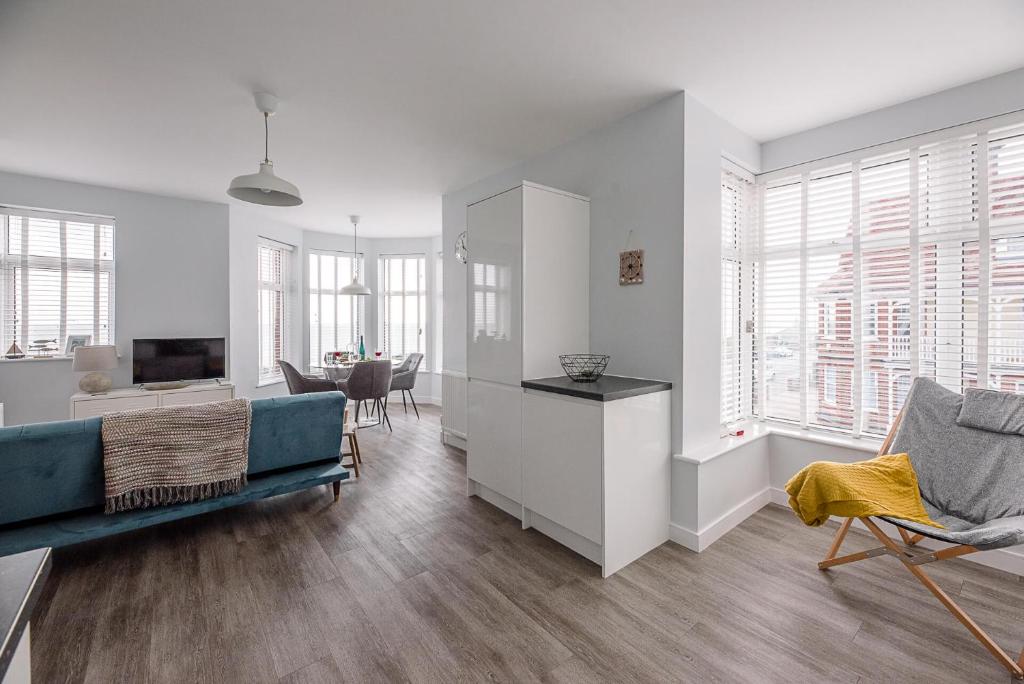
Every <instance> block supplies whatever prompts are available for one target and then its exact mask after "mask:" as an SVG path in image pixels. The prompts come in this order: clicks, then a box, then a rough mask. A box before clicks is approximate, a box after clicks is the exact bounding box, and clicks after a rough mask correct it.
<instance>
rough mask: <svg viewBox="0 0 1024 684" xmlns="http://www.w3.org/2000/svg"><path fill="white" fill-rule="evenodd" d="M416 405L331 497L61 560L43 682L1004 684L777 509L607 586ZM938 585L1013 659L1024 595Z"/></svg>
mask: <svg viewBox="0 0 1024 684" xmlns="http://www.w3.org/2000/svg"><path fill="white" fill-rule="evenodd" d="M420 412H421V413H422V414H423V417H422V420H420V421H416V419H415V417H414V416H412V415H411V414H410V416H408V417H407V416H405V415H404V414H403V413H402V410H401V408H400V407H394V406H393V407H392V413H393V416H392V422H393V423H394V429H395V431H394V434H389V433H387V432H386V431H383V432H382V431H381V430H379V429H365V430H361V431H360V441H361V444H362V450H363V455H364V465H363V471H362V478H360V480H359V481H355V482H352V483H350V484H346V485H344V486H343V487H342V499H341V502H340V503H339V504H334V505H332V503H331V502H332V496H331V495H330V493H329V492H328V491H327V488H324V487H320V488H317V489H315V490H311V491H306V492H300V493H296V494H290V495H285V496H281V497H278V498H276V499H272V500H268V501H263V502H259V503H253V504H248V505H246V506H243V507H240V508H236V509H233V510H229V511H220V512H216V513H211V514H208V515H205V516H202V517H199V518H195V519H192V520H186V521H181V522H178V523H170V524H166V525H163V526H161V527H157V528H152V529H149V530H142V531H138V532H134V533H130V534H126V535H122V536H119V537H116V538H113V539H108V540H101V541H98V542H95V543H89V544H84V545H80V546H78V547H73V548H71V549H64V550H61V551H58V552H57V553H56V554H55V559H54V569H53V573H52V576H51V579H50V581H49V583H48V585H47V588H46V590H45V595H44V597H43V599H42V601H41V603H40V606H39V608H38V610H37V613H36V616H35V621H34V623H33V626H32V645H33V651H32V665H33V671H34V673H35V681H37V682H44V683H48V682H62V681H70V682H83V681H85V682H104V683H110V682H146V681H151V682H193V681H201V682H278V681H280V682H289V683H292V682H335V681H353V682H367V681H407V680H413V681H428V682H442V681H456V680H460V681H482V680H499V681H550V682H582V681H716V680H718V681H730V682H737V681H741V682H746V681H768V682H776V681H778V682H783V681H785V682H824V681H843V682H857V681H865V682H867V681H911V680H914V681H928V682H967V681H971V682H980V681H993V682H995V681H1007V680H1008V679H1009V677H1008V675H1007V674H1006V673H1005V672H1004V671H1003V670H1002V668H1000V667H999V666H998V665H997V664H996V662H995V661H994V660H992V659H991V658H990V657H989V655H988V654H987V652H985V651H984V650H982V648H981V647H980V646H979V645H978V644H977V643H976V642H975V641H974V640H973V639H972V638H971V637H970V636H969V635H968V633H967V631H966V630H965V629H964V628H963V627H961V626H960V625H959V624H958V623H956V622H954V621H953V620H952V619H951V618H950V617H949V615H948V614H947V613H946V612H945V610H944V609H943V608H942V607H941V606H940V605H939V604H938V603H937V602H936V601H935V600H934V599H933V598H932V597H931V595H929V594H927V592H926V591H925V589H924V588H923V587H922V586H920V585H919V584H917V583H916V582H915V581H914V580H913V579H912V578H911V577H910V575H909V574H908V573H906V572H905V571H904V570H903V569H902V568H901V567H899V565H898V563H897V562H896V561H895V560H894V559H889V558H881V559H875V560H873V561H867V562H863V563H858V564H855V565H852V566H848V567H844V568H837V569H835V570H832V571H830V572H827V573H824V572H819V571H818V570H817V569H816V567H815V562H816V561H817V560H818V559H819V558H820V557H821V556H822V555H823V554H824V552H825V550H826V549H827V547H828V543H829V539H830V537H831V533H832V529H831V528H827V529H809V528H805V527H803V526H802V525H800V524H798V522H797V521H796V519H795V518H794V516H793V515H792V514H791V513H790V512H789V511H788V510H787V509H783V508H779V507H774V506H770V507H768V508H765V509H764V510H762V511H761V512H759V513H757V514H756V515H754V516H753V517H752V518H750V519H749V520H747V521H746V522H745V523H743V524H742V525H740V526H739V527H738V528H736V529H735V530H733V531H732V532H730V533H729V534H727V535H726V536H725V537H723V538H722V539H721V540H719V541H718V542H716V543H715V544H714V545H713V546H712V547H711V548H710V549H708V550H707V551H705V552H704V553H702V554H700V555H698V554H695V553H692V552H690V551H687V550H686V549H683V548H682V547H680V546H676V545H674V544H671V543H669V544H665V545H663V546H662V547H660V548H658V549H656V550H655V551H653V552H651V553H650V554H648V555H647V556H645V557H644V558H643V559H641V560H640V561H638V562H636V563H633V564H632V565H630V566H629V567H627V568H626V569H624V570H623V571H621V572H620V573H618V574H617V575H616V576H614V577H612V578H611V579H608V580H602V579H601V578H600V577H599V574H598V571H597V567H596V566H594V565H591V564H590V563H588V562H587V561H584V560H583V559H582V558H580V557H579V556H576V555H574V554H573V553H571V552H569V551H567V550H566V549H564V548H562V547H560V546H558V545H557V544H555V543H553V542H551V541H549V540H548V539H546V538H545V537H543V536H541V535H540V534H538V533H536V532H533V531H527V532H524V531H522V530H521V529H520V527H519V523H518V521H516V520H515V519H513V518H511V517H509V516H507V515H505V514H504V513H501V512H499V511H498V510H496V509H494V508H492V507H491V506H489V505H487V504H485V503H483V502H481V501H479V500H477V499H469V498H466V496H465V495H464V491H465V456H464V454H462V453H461V452H459V451H456V450H454V449H448V448H444V447H442V446H441V445H440V443H439V440H438V431H439V417H438V412H437V410H436V409H433V408H429V407H422V408H421V409H420ZM623 467H625V464H624V465H623ZM847 544H848V547H844V548H850V549H856V548H858V547H859V548H867V547H869V546H873V545H875V544H872V542H871V541H870V540H869V539H868V538H867V537H866V536H864V535H860V534H851V535H850V540H849V541H848V542H847ZM942 566H945V567H942ZM928 571H929V572H932V574H933V577H935V578H936V580H937V581H938V582H939V583H940V584H941V586H942V587H943V588H944V589H946V591H947V592H949V593H950V594H952V595H953V596H954V598H955V599H956V600H957V601H959V602H961V605H962V606H963V607H964V608H965V609H966V610H967V611H968V612H970V613H971V614H972V615H973V616H974V618H975V619H976V620H977V621H978V622H979V623H980V624H982V625H983V626H985V627H986V628H988V629H989V630H990V633H991V634H992V635H993V636H994V637H995V639H996V640H997V641H999V642H1000V643H1001V644H1002V645H1003V646H1004V647H1005V648H1006V649H1007V650H1008V651H1009V652H1011V653H1018V652H1019V650H1020V647H1021V645H1022V643H1024V584H1021V583H1020V582H1019V581H1018V579H1017V578H1016V577H1013V576H1009V575H1005V574H1001V573H998V572H995V571H991V570H986V569H984V568H981V567H979V566H976V565H973V564H971V563H968V562H966V561H953V562H951V563H941V564H938V565H937V566H929V567H928Z"/></svg>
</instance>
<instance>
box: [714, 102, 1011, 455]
mask: <svg viewBox="0 0 1024 684" xmlns="http://www.w3.org/2000/svg"><path fill="white" fill-rule="evenodd" d="M1021 119H1022V117H1021V115H1019V114H1017V115H1006V116H1002V117H996V118H995V119H991V120H988V121H982V122H977V123H973V124H967V125H964V126H960V127H957V128H955V129H949V130H946V131H940V132H936V133H931V134H927V135H924V136H918V137H916V138H912V139H908V140H904V141H901V142H898V143H890V144H886V145H880V146H878V147H876V148H872V149H868V150H864V151H860V152H856V153H851V154H847V155H840V156H837V157H834V158H832V159H826V160H821V161H816V162H811V163H809V164H805V165H802V166H800V167H797V168H795V169H787V170H784V171H777V172H772V173H768V174H762V175H761V176H759V177H758V181H757V185H758V196H759V201H760V203H761V205H762V211H761V212H760V234H759V235H758V236H757V237H755V238H754V239H753V241H752V245H754V246H753V247H752V248H751V249H753V250H754V251H756V255H757V263H756V269H757V270H756V273H757V282H756V283H755V291H756V293H757V295H756V299H755V301H756V306H757V311H756V315H755V320H756V321H757V330H756V333H755V337H756V338H757V339H759V340H761V341H762V345H763V348H762V350H761V352H762V353H761V354H759V355H758V358H757V359H756V360H755V361H754V362H753V366H754V370H755V372H756V374H757V377H758V381H757V383H755V386H754V388H753V393H752V394H753V396H754V399H755V404H754V412H755V414H756V415H758V416H760V417H762V418H770V419H781V420H788V421H792V422H795V423H798V424H801V425H807V426H809V427H813V428H828V429H833V430H838V431H842V432H847V433H850V434H853V435H859V434H862V433H864V434H870V435H882V434H885V432H887V431H888V429H889V426H890V425H891V424H892V421H893V419H894V418H895V416H896V414H897V413H898V412H899V410H900V409H901V408H902V406H903V402H904V401H905V399H906V396H907V392H908V390H909V388H910V383H911V379H912V378H913V377H915V376H918V375H920V376H925V377H929V378H932V379H934V380H936V381H937V382H939V383H940V384H942V385H944V386H946V387H948V388H950V389H952V390H954V391H958V392H959V391H963V389H964V388H967V387H974V386H981V387H989V388H992V389H1001V390H1009V391H1020V390H1021V389H1022V388H1024V123H1022V122H1021ZM725 310H726V309H725V308H724V307H723V311H725Z"/></svg>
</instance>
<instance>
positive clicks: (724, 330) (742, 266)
mask: <svg viewBox="0 0 1024 684" xmlns="http://www.w3.org/2000/svg"><path fill="white" fill-rule="evenodd" d="M723 163H724V164H725V165H726V168H723V169H722V256H721V259H722V264H721V267H722V318H721V347H722V350H721V353H722V358H721V422H722V426H723V428H724V429H727V428H728V427H729V426H730V425H732V424H734V423H736V422H738V421H739V420H742V419H743V418H745V417H746V416H747V415H749V413H750V399H749V397H750V392H749V387H750V373H749V372H746V369H747V368H749V367H750V355H751V348H750V345H751V342H752V340H751V335H750V334H749V333H748V332H747V329H746V321H747V320H749V318H750V315H751V311H750V308H751V306H750V305H751V304H752V300H751V290H750V285H751V270H750V263H749V255H748V254H747V253H746V247H747V242H746V239H745V236H749V234H750V231H751V229H752V228H753V207H754V184H753V178H752V177H751V176H750V175H749V174H748V173H746V172H745V171H742V170H741V169H737V168H735V167H734V166H733V165H732V164H729V163H728V162H723Z"/></svg>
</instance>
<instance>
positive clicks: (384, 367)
mask: <svg viewBox="0 0 1024 684" xmlns="http://www.w3.org/2000/svg"><path fill="white" fill-rule="evenodd" d="M338 388H339V389H340V390H341V391H342V392H344V393H345V395H346V396H347V397H348V398H349V400H350V401H354V402H356V425H358V424H359V407H360V405H361V404H362V403H363V402H366V401H371V402H373V408H374V409H376V410H378V411H379V412H380V413H379V414H378V415H379V416H380V418H379V420H378V423H387V426H388V430H391V419H390V418H388V411H387V409H386V408H385V406H384V399H385V398H386V397H387V395H388V390H389V389H390V388H391V362H390V361H360V362H359V363H357V364H355V365H354V366H352V372H351V373H349V376H348V377H347V378H346V379H344V380H339V381H338Z"/></svg>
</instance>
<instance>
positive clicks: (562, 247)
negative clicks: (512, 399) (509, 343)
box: [523, 185, 600, 380]
mask: <svg viewBox="0 0 1024 684" xmlns="http://www.w3.org/2000/svg"><path fill="white" fill-rule="evenodd" d="M588 351H590V202H588V201H587V200H585V199H581V198H579V197H576V196H573V195H567V194H565V193H562V192H559V191H557V190H552V189H548V188H538V187H534V186H530V185H526V186H523V379H524V380H531V379H535V378H547V377H551V376H560V375H562V366H561V364H560V363H559V361H558V355H559V354H584V353H586V352H588ZM596 351H600V350H596Z"/></svg>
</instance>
